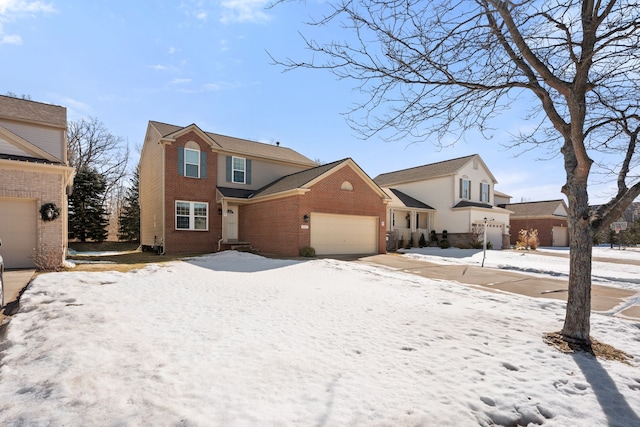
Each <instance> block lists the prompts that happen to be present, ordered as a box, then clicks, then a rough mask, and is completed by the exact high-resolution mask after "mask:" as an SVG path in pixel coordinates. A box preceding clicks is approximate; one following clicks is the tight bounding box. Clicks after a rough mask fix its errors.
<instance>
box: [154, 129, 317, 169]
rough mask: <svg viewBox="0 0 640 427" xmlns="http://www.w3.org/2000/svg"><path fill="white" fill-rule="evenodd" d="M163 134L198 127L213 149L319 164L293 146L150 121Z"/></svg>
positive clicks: (167, 136)
mask: <svg viewBox="0 0 640 427" xmlns="http://www.w3.org/2000/svg"><path fill="white" fill-rule="evenodd" d="M149 124H150V125H152V126H153V127H154V128H155V129H156V130H157V131H158V132H159V133H160V134H161V135H162V139H169V140H171V139H174V138H176V137H177V136H179V135H180V134H181V133H182V132H184V131H189V130H191V129H196V130H198V131H199V132H201V133H202V134H204V135H205V136H206V137H207V138H209V140H210V142H211V146H212V149H218V150H220V151H226V152H229V153H232V154H240V155H243V156H255V157H262V158H268V159H273V160H284V161H289V162H295V163H302V164H305V165H309V166H315V165H317V163H316V162H314V161H313V160H311V159H309V158H308V157H306V156H303V155H302V154H300V153H298V152H297V151H294V150H292V149H291V148H287V147H282V146H280V145H272V144H265V143H262V142H257V141H250V140H248V139H241V138H235V137H232V136H226V135H220V134H217V133H212V132H204V131H202V130H200V128H199V127H198V126H197V125H195V124H191V125H189V126H184V127H181V126H175V125H170V124H167V123H160V122H155V121H149Z"/></svg>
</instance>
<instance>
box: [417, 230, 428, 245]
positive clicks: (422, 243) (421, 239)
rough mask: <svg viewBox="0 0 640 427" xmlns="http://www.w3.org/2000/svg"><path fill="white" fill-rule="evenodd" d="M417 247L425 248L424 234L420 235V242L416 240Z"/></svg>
mask: <svg viewBox="0 0 640 427" xmlns="http://www.w3.org/2000/svg"><path fill="white" fill-rule="evenodd" d="M418 245H420V247H421V248H424V247H425V246H427V239H425V238H424V233H420V240H418Z"/></svg>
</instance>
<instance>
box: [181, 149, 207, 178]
mask: <svg viewBox="0 0 640 427" xmlns="http://www.w3.org/2000/svg"><path fill="white" fill-rule="evenodd" d="M178 175H180V176H187V177H189V178H206V177H207V153H206V152H204V151H200V146H199V145H198V144H197V143H196V142H194V141H189V142H187V143H186V144H185V146H184V147H178Z"/></svg>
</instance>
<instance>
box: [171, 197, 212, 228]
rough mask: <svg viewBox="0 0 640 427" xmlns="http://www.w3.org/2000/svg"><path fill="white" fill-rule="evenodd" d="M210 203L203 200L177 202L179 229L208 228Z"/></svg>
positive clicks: (177, 225)
mask: <svg viewBox="0 0 640 427" xmlns="http://www.w3.org/2000/svg"><path fill="white" fill-rule="evenodd" d="M208 228H209V204H208V203H202V202H186V201H177V202H176V229H177V230H208Z"/></svg>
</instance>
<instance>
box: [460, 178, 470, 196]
mask: <svg viewBox="0 0 640 427" xmlns="http://www.w3.org/2000/svg"><path fill="white" fill-rule="evenodd" d="M465 184H466V185H465ZM460 185H461V186H462V188H461V189H460V195H461V199H463V200H471V197H469V196H470V195H471V180H469V178H464V177H463V178H462V181H461V182H460ZM465 187H466V190H467V192H466V194H465V191H464V190H465Z"/></svg>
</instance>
